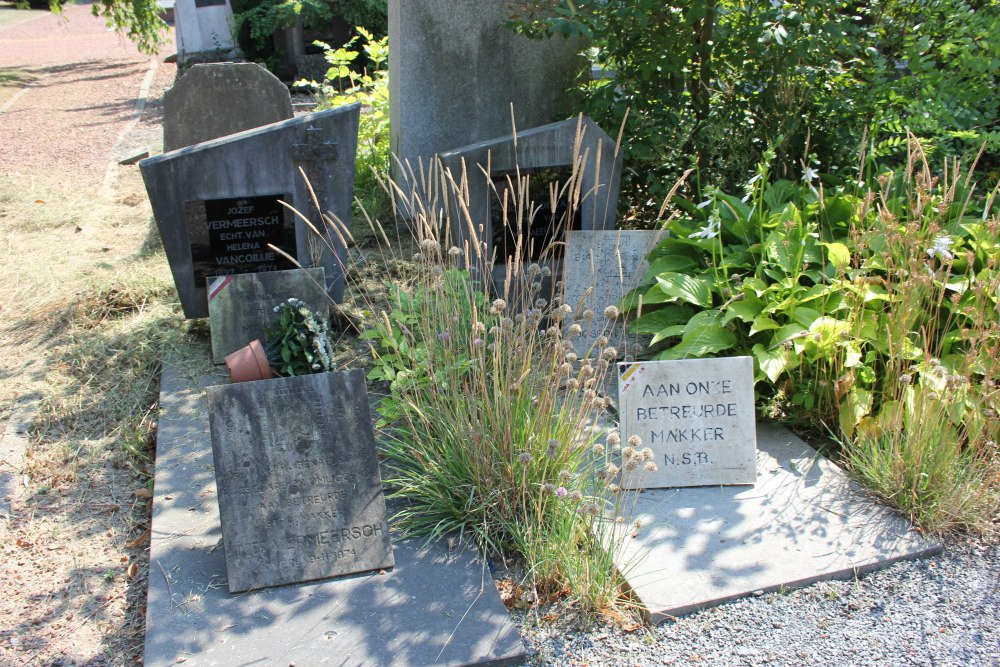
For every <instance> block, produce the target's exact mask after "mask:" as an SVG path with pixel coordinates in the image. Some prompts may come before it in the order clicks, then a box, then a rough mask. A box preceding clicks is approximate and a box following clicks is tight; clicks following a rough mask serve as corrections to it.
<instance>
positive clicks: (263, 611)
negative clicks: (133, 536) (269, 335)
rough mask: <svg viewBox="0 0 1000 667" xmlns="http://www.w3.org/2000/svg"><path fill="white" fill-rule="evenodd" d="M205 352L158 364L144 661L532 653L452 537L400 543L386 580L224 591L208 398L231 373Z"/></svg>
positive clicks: (356, 660)
mask: <svg viewBox="0 0 1000 667" xmlns="http://www.w3.org/2000/svg"><path fill="white" fill-rule="evenodd" d="M208 353H209V350H208V345H207V343H206V344H205V345H202V346H197V347H193V348H192V347H188V348H184V349H182V350H181V351H180V355H181V356H174V357H171V358H168V359H166V360H164V368H163V379H162V381H161V388H160V416H159V428H158V433H157V456H156V469H155V475H156V479H155V487H154V488H155V491H154V498H153V518H152V536H151V539H150V577H149V589H148V596H147V602H146V643H145V654H144V664H145V665H146V667H168V666H172V665H177V664H178V663H181V662H183V663H184V665H185V666H190V667H201V666H204V665H212V666H213V667H228V666H235V665H289V664H292V663H294V664H296V665H320V664H334V665H371V666H374V667H415V666H418V665H451V666H455V667H457V666H460V665H492V666H500V665H513V664H521V663H522V662H523V661H524V658H525V649H524V645H523V644H522V643H521V638H520V636H519V634H518V631H517V628H516V627H515V626H514V624H513V623H512V622H511V621H510V618H509V616H508V615H507V611H506V609H505V608H504V606H503V603H502V602H501V601H500V596H499V595H498V594H497V592H496V588H495V587H494V585H493V582H492V580H491V577H490V573H489V568H488V567H486V565H485V564H484V562H483V560H482V558H481V557H480V556H478V555H476V554H475V553H472V552H467V551H459V550H449V549H448V548H447V546H446V545H444V544H432V545H428V546H426V548H425V547H424V546H423V545H422V542H421V541H420V540H412V539H405V540H404V539H399V538H396V537H394V538H393V555H394V557H395V560H396V566H395V568H393V569H392V570H387V571H386V574H379V573H377V572H372V573H368V574H358V575H350V576H346V577H340V578H337V579H327V580H323V581H315V582H308V583H300V584H292V585H287V586H281V587H276V588H266V589H262V590H255V591H250V592H247V593H241V594H239V595H232V594H230V593H229V591H228V585H227V582H226V563H225V557H224V554H223V545H222V539H221V536H222V530H221V526H220V522H219V512H218V503H217V502H216V495H217V493H216V482H215V474H214V469H213V465H212V448H211V442H210V437H209V425H208V410H207V401H206V400H205V388H206V387H207V386H209V385H212V384H216V383H219V382H223V381H224V380H225V371H224V370H220V369H214V370H213V369H212V368H211V367H210V366H209V365H208V358H209V357H208ZM199 360H204V361H199ZM391 531H392V527H391V523H390V532H391Z"/></svg>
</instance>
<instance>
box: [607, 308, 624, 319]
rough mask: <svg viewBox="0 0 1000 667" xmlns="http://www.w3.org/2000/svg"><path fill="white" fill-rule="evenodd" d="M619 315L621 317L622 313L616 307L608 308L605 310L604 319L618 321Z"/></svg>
mask: <svg viewBox="0 0 1000 667" xmlns="http://www.w3.org/2000/svg"><path fill="white" fill-rule="evenodd" d="M618 315H620V312H619V311H618V308H617V307H615V306H608V307H607V308H605V309H604V317H605V318H606V319H609V320H616V319H618Z"/></svg>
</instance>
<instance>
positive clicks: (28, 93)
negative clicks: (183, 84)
mask: <svg viewBox="0 0 1000 667" xmlns="http://www.w3.org/2000/svg"><path fill="white" fill-rule="evenodd" d="M18 11H19V10H14V9H11V8H10V7H9V6H6V5H4V6H0V13H2V14H3V19H0V82H2V81H5V80H6V81H16V82H17V83H18V88H19V89H18V90H17V91H16V92H14V94H13V95H5V96H2V97H0V176H4V175H13V174H31V173H34V172H36V170H45V171H46V172H47V173H49V174H53V172H55V174H64V175H65V176H66V177H67V178H72V179H78V180H76V181H75V182H76V183H77V184H84V183H86V182H87V181H91V182H93V183H94V184H95V185H101V184H102V183H103V182H104V180H105V178H106V177H107V176H108V165H109V162H110V161H112V159H117V158H118V157H120V155H118V153H120V152H121V151H122V150H123V145H122V142H123V140H124V138H125V135H126V133H127V132H128V131H129V130H130V129H132V128H133V127H134V126H135V124H136V121H137V119H138V118H139V115H140V112H141V111H142V105H143V100H144V99H145V96H146V95H147V93H148V91H149V90H150V88H154V89H155V88H162V87H164V86H169V85H170V84H171V83H172V81H173V76H174V69H173V66H172V65H164V64H163V62H162V58H163V55H165V54H169V53H171V52H172V51H173V44H172V41H171V43H168V44H167V45H165V47H164V49H163V51H162V53H161V55H160V56H159V57H150V56H146V55H143V54H141V53H139V52H138V50H137V49H136V48H135V46H133V45H132V44H131V43H130V42H128V41H127V40H125V39H123V38H122V37H120V36H119V35H118V34H117V33H115V32H114V31H112V30H109V29H108V28H107V27H106V26H105V25H104V21H103V20H102V19H99V18H97V17H94V16H92V15H91V14H90V5H89V4H80V5H70V6H68V7H67V8H66V10H65V12H64V14H63V15H62V16H58V15H54V14H51V13H44V12H42V13H40V12H24V13H23V14H19V15H18V16H16V18H14V19H11V18H9V15H8V12H18ZM25 15H26V16H25ZM170 38H171V40H172V39H173V35H172V31H171V35H170ZM8 92H9V91H8Z"/></svg>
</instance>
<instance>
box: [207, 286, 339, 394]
mask: <svg viewBox="0 0 1000 667" xmlns="http://www.w3.org/2000/svg"><path fill="white" fill-rule="evenodd" d="M274 313H275V315H276V317H275V319H274V321H273V322H272V324H271V325H270V326H269V327H265V328H264V334H265V340H264V343H263V344H262V343H261V342H260V341H259V340H254V341H251V343H250V344H249V345H247V346H246V347H245V348H242V349H240V350H237V351H236V352H234V353H233V354H231V355H229V356H227V357H226V367H227V368H228V369H229V375H230V377H231V378H232V380H233V382H245V381H248V380H266V379H269V378H270V377H272V376H273V375H279V376H285V377H293V376H296V375H308V374H309V373H322V372H325V371H329V370H331V369H332V368H333V338H332V336H331V334H330V324H329V322H328V321H327V319H326V318H324V317H321V316H319V315H317V314H316V313H315V312H313V311H312V310H311V309H310V308H309V307H308V306H306V304H305V303H303V302H302V301H301V300H299V299H296V298H294V297H292V298H290V299H288V300H287V301H283V302H282V303H280V304H278V305H277V306H275V307H274Z"/></svg>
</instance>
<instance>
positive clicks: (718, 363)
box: [618, 357, 757, 489]
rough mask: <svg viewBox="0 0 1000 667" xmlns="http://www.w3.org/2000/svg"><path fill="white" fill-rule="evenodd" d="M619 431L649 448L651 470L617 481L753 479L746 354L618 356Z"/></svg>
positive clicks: (626, 484) (647, 484)
mask: <svg viewBox="0 0 1000 667" xmlns="http://www.w3.org/2000/svg"><path fill="white" fill-rule="evenodd" d="M618 373H619V376H618V400H619V403H620V412H621V437H622V441H623V442H625V441H627V440H628V438H630V437H631V436H636V435H637V436H639V437H640V438H641V439H642V444H641V445H640V447H649V448H651V449H652V450H653V453H654V458H653V461H654V462H655V463H656V466H657V470H656V471H655V472H647V471H645V470H644V469H640V471H638V472H633V473H629V474H627V473H625V472H624V471H623V473H622V483H621V486H622V488H625V489H633V488H647V489H658V488H669V487H677V486H709V485H711V486H714V485H720V484H753V483H754V482H756V480H757V431H756V426H755V415H754V393H753V359H752V358H751V357H725V358H719V359H689V360H682V361H647V362H644V363H621V364H618Z"/></svg>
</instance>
